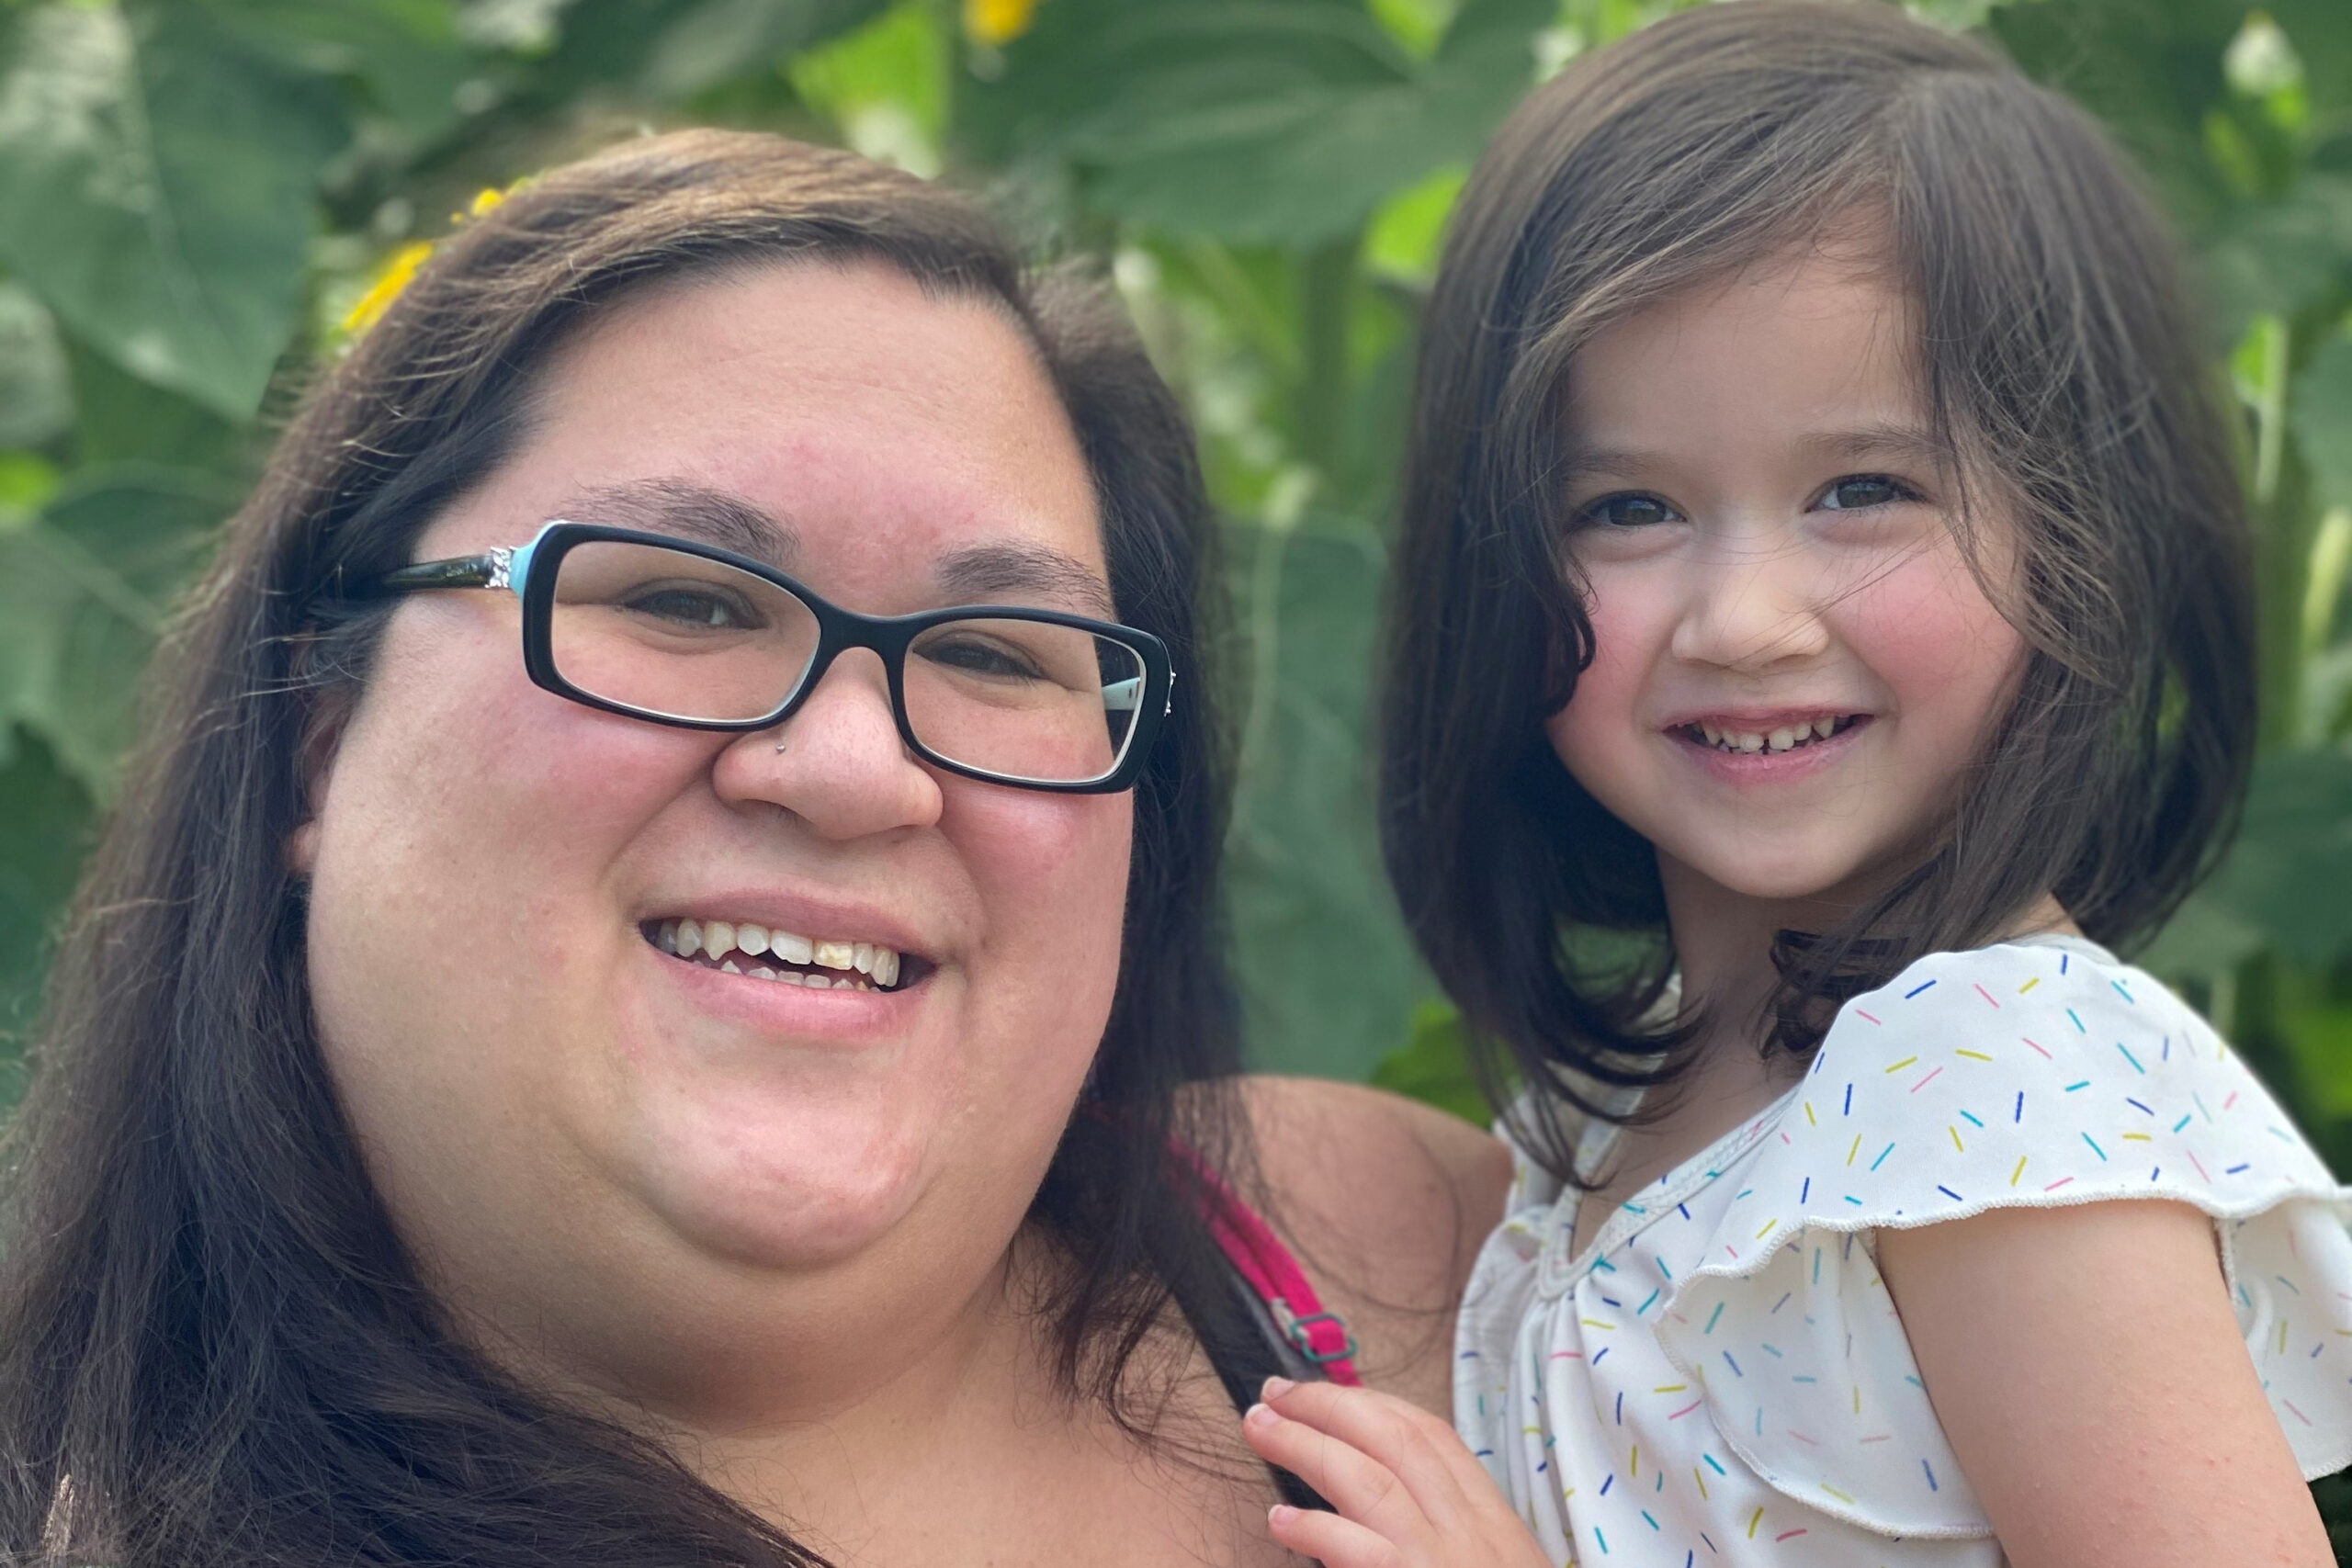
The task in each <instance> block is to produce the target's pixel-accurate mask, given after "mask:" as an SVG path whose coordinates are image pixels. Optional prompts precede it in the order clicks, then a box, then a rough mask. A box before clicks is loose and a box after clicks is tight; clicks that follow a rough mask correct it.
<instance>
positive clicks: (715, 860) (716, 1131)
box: [293, 265, 1132, 1378]
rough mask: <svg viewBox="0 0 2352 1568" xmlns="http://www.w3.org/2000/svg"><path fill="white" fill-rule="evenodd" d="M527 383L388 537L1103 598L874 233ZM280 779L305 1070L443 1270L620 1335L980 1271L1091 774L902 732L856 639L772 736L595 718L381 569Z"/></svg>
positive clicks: (1063, 421)
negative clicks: (297, 823)
mask: <svg viewBox="0 0 2352 1568" xmlns="http://www.w3.org/2000/svg"><path fill="white" fill-rule="evenodd" d="M544 392H545V395H544V397H543V400H542V402H541V407H540V412H539V417H538V418H537V422H536V424H535V426H534V429H533V432H532V434H530V435H529V436H528V437H527V438H526V443H525V445H524V446H523V448H522V449H521V450H520V451H519V452H518V453H517V454H516V455H515V457H513V459H512V460H510V461H509V462H508V463H507V464H506V465H505V466H504V467H503V468H502V469H501V470H500V471H499V472H497V473H496V474H495V475H494V476H492V478H491V479H489V480H488V481H487V483H485V484H484V485H483V487H482V488H481V490H479V491H476V492H474V493H473V494H471V495H469V496H468V497H466V498H465V499H464V500H462V501H461V502H458V503H457V504H456V505H454V506H452V507H451V508H450V509H449V510H448V511H447V513H445V514H443V515H442V516H441V517H439V518H438V519H437V520H436V521H435V522H434V523H433V524H432V525H431V526H430V527H429V528H428V529H427V530H426V531H425V533H424V536H423V537H422V538H421V539H420V540H419V541H418V543H417V545H416V547H415V551H414V558H417V559H430V558H439V557H444V556H452V555H460V554H467V553H470V552H475V551H480V550H483V549H487V548H489V547H492V546H498V545H509V546H511V545H519V544H521V543H523V542H524V541H525V540H526V539H528V538H529V537H530V536H532V534H533V533H534V532H535V531H536V530H537V527H538V526H539V525H540V524H541V522H542V521H544V520H546V519H548V518H554V517H565V518H572V519H579V520H589V521H605V522H613V523H619V524H625V525H631V526H636V527H639V528H645V529H651V530H655V531H661V532H668V533H676V534H681V535H686V536H695V537H699V538H704V539H716V540H717V541H718V542H722V543H729V544H730V546H731V547H734V548H736V549H739V550H745V551H749V552H752V553H757V554H762V555H764V556H766V557H768V558H772V559H774V560H775V561H777V562H778V563H779V564H781V565H783V566H785V568H786V570H789V571H791V572H793V573H794V574H795V575H796V576H797V577H798V578H799V579H800V580H801V581H805V582H807V583H808V584H809V587H811V588H812V589H813V590H815V591H816V592H819V593H820V594H822V595H824V596H825V597H827V598H829V599H831V601H833V602H834V603H835V604H841V605H842V606H844V607H846V608H850V609H854V610H858V611H863V612H866V613H869V614H876V615H896V614H903V613H907V612H912V611H917V610H922V609H929V608H934V607H938V606H941V605H944V604H961V603H970V602H972V601H973V600H974V599H976V598H978V599H986V600H989V601H991V602H996V603H1006V602H1013V603H1020V604H1033V605H1037V606H1042V607H1046V608H1051V609H1058V610H1065V611H1070V612H1075V613H1080V614H1088V615H1108V614H1109V609H1110V592H1109V587H1108V582H1107V578H1106V574H1105V568H1104V560H1103V543H1102V539H1101V537H1100V534H1099V530H1098V527H1097V524H1096V511H1095V502H1094V492H1093V487H1092V484H1091V479H1090V476H1089V473H1088V470H1087V468H1086V466H1085V464H1084V461H1083V459H1082V458H1081V457H1080V452H1079V449H1078V446H1077V442H1076V439H1075V437H1074V435H1073V434H1072V432H1071V430H1070V427H1069V421H1068V419H1067V418H1066V417H1065V415H1064V413H1063V411H1062V409H1061V407H1060V405H1059V403H1058V401H1057V397H1056V394H1055V392H1054V391H1053V389H1052V388H1051V386H1050V385H1049V384H1048V382H1047V380H1046V376H1045V374H1044V373H1043V371H1042V370H1041V368H1040V367H1039V365H1038V362H1037V359H1036V356H1035V353H1034V351H1033V350H1032V348H1031V347H1030V345H1029V344H1027V342H1026V341H1025V340H1024V339H1023V336H1022V335H1021V333H1020V332H1019V331H1018V330H1017V329H1016V328H1015V327H1014V326H1013V325H1012V324H1011V323H1010V321H1008V320H1007V319H1006V318H1005V317H1004V316H1003V315H1002V314H1001V313H1000V312H999V311H997V310H994V309H991V308H990V307H989V306H988V305H986V304H983V303H980V302H978V301H975V300H970V299H938V298H933V297H931V296H927V295H926V294H925V293H924V292H923V291H922V289H921V288H918V287H917V286H916V285H915V284H913V283H912V282H910V281H909V280H907V279H906V278H904V277H902V276H899V275H898V274H897V273H895V272H891V271H888V270H886V269H883V268H880V267H875V266H854V267H831V266H821V265H809V266H789V267H778V268H775V269H771V270H767V271H763V272H759V273H755V274H753V275H751V276H740V277H731V278H725V279H719V280H707V281H697V282H694V283H690V284H687V285H684V286H679V287H674V288H666V289H662V290H661V291H659V292H656V293H654V294H652V295H650V296H647V297H644V298H640V299H637V300H635V301H633V302H629V303H627V304H624V305H622V306H620V307H619V308H617V309H616V310H615V311H613V312H612V313H611V314H610V315H609V316H607V317H606V318H605V319H604V320H603V321H600V322H599V323H598V324H597V325H596V326H595V327H594V329H593V330H592V331H590V332H589V333H587V334H586V335H585V336H583V337H582V339H580V340H579V341H577V342H576V343H574V344H571V346H570V347H568V348H567V349H565V350H564V351H562V352H561V353H560V355H559V356H558V357H557V359H556V360H555V362H554V363H553V365H552V367H550V369H549V370H548V373H547V375H546V378H545V388H544ZM319 782H320V790H319V794H318V799H319V801H320V805H319V809H318V812H317V815H316V818H315V819H314V820H313V821H312V822H311V824H309V825H308V826H307V827H305V828H304V829H302V830H301V831H300V834H299V835H298V838H297V840H296V842H295V844H294V846H293V849H294V858H295V860H296V862H297V863H298V865H299V866H300V867H302V868H304V869H306V870H307V871H308V872H309V874H310V878H311V899H310V912H309V933H310V953H311V979H312V982H313V986H314V989H315V994H316V998H317V1010H318V1017H319V1022H320V1028H321V1032H322V1038H323V1040H324V1043H325V1049H326V1052H327V1055H328V1061H329V1066H330V1067H331V1069H332V1071H333V1073H334V1079H335V1083H336V1085H337V1088H338V1089H339V1090H340V1092H341V1094H342V1097H343V1100H344V1101H345V1106H346V1108H347V1111H348V1113H349V1115H350V1117H351V1119H352V1122H353V1123H354V1124H355V1126H356V1131H357V1134H358V1136H359V1139H360V1142H361V1144H362V1145H363V1148H364V1151H365V1154H366V1157H367V1159H368V1168H369V1171H370V1174H371V1176H372V1177H373V1178H374V1179H375V1181H376V1183H377V1185H378V1186H379V1189H380V1190H382V1191H383V1193H384V1195H385V1197H386V1200H387V1201H388V1203H389V1204H390V1209H391V1211H392V1213H393V1215H394V1218H395V1220H396V1222H397V1223H398V1224H399V1225H400V1228H401V1234H402V1235H403V1237H404V1238H405V1239H406V1240H407V1241H408V1242H409V1243H410V1244H411V1246H412V1247H414V1248H416V1249H417V1251H418V1252H419V1253H420V1254H421V1256H422V1258H424V1263H425V1265H426V1268H427V1271H428V1274H429V1275H430V1276H431V1277H433V1278H435V1279H436V1280H438V1281H440V1282H441V1283H443V1284H444V1285H445V1286H447V1288H448V1292H449V1294H450V1295H451V1296H453V1297H454V1298H455V1299H456V1300H457V1301H458V1303H459V1304H460V1305H461V1306H463V1307H467V1308H471V1309H476V1310H478V1311H479V1312H480V1313H481V1314H485V1315H487V1316H488V1317H489V1318H490V1319H491V1320H492V1321H493V1322H496V1323H499V1324H502V1325H505V1326H507V1327H508V1328H510V1329H514V1330H516V1331H518V1332H520V1333H522V1334H523V1336H524V1337H526V1339H529V1340H534V1341H537V1340H553V1341H558V1342H561V1343H566V1344H570V1345H571V1346H573V1347H574V1348H576V1347H577V1346H578V1345H579V1344H580V1343H582V1342H583V1341H585V1342H588V1343H592V1344H594V1345H596V1346H599V1347H601V1348H602V1351H603V1352H608V1353H609V1354H610V1355H611V1356H612V1357H613V1358H615V1359H620V1360H623V1361H628V1360H631V1359H634V1360H636V1361H637V1362H639V1363H640V1366H639V1370H640V1371H643V1370H644V1364H645V1363H659V1361H660V1359H661V1354H662V1352H661V1349H660V1347H659V1345H658V1343H656V1342H657V1341H658V1340H659V1339H660V1337H661V1334H662V1329H661V1327H660V1326H659V1324H660V1314H662V1313H663V1312H670V1313H673V1314H677V1315H678V1316H679V1318H680V1321H681V1323H682V1324H683V1323H688V1322H690V1321H691V1320H692V1318H693V1316H694V1314H698V1313H699V1314H704V1315H706V1316H707V1317H709V1318H710V1319H711V1320H712V1321H713V1322H714V1323H716V1322H718V1321H720V1320H721V1319H723V1317H724V1311H723V1306H724V1300H725V1299H728V1298H727V1292H729V1291H734V1290H738V1289H739V1288H740V1289H741V1290H744V1291H752V1290H755V1289H764V1288H766V1286H767V1285H770V1284H773V1283H774V1282H775V1281H778V1280H787V1281H792V1282H794V1283H795V1287H796V1291H797V1292H798V1295H799V1297H800V1298H801V1299H805V1298H806V1297H807V1294H808V1292H807V1289H806V1288H805V1287H808V1286H809V1282H810V1281H812V1280H815V1281H821V1280H823V1279H826V1278H829V1277H831V1275H832V1274H833V1273H836V1272H838V1271H839V1270H841V1269H845V1268H850V1267H856V1266H863V1265H864V1264H865V1263H868V1262H871V1261H872V1260H874V1259H877V1258H879V1259H882V1260H883V1261H884V1262H885V1263H886V1264H888V1265H889V1266H891V1267H898V1268H901V1269H904V1270H905V1271H906V1272H907V1273H908V1274H909V1275H910V1277H912V1278H916V1279H931V1280H935V1281H943V1285H942V1288H943V1289H944V1290H951V1291H952V1290H953V1289H954V1288H956V1280H955V1278H954V1276H956V1274H958V1273H961V1274H963V1275H965V1276H967V1278H978V1277H979V1276H981V1275H983V1274H984V1273H985V1272H986V1270H987V1269H990V1268H992V1267H993V1266H994V1259H995V1258H996V1257H997V1256H998V1255H999V1254H1001V1250H1002V1247H1003V1245H1004V1241H1005V1238H1006V1237H1007V1236H1009V1235H1011V1234H1012V1231H1013V1230H1014V1229H1015V1228H1016V1227H1017V1226H1018V1224H1019V1223H1020V1219H1021V1216H1022V1214H1023V1213H1024V1211H1025V1209H1026V1207H1027V1205H1028V1203H1029V1201H1030V1200H1031V1198H1032V1195H1033V1194H1034V1193H1035V1189H1036V1186H1037V1183H1038V1181H1039V1179H1041V1177H1042V1174H1043V1172H1044V1169H1045V1168H1046V1164H1047V1162H1048V1160H1049V1159H1050V1157H1051V1155H1052V1152H1053V1149H1054V1146H1055V1144H1056V1140H1057V1137H1058V1136H1059V1134H1060V1132H1061V1130H1062V1127H1063V1124H1064V1122H1065V1121H1066V1119H1067V1117H1068V1114H1069V1108H1070V1105H1071V1103H1072V1102H1073V1100H1075V1098H1076V1096H1077V1093H1078V1090H1079V1088H1080V1083H1081V1082H1082V1080H1083V1078H1084V1076H1085V1074H1086V1071H1087V1068H1088V1066H1089V1064H1090V1063H1091V1060H1092V1058H1093V1055H1094V1050H1095V1046H1096V1043H1097V1042H1098V1041H1099V1040H1100V1038H1101V1036H1102V1032H1103V1023H1104V1021H1105V1019H1106V1018H1107V1016H1108V1013H1109V1009H1110V1005H1111V998H1112V992H1113V988H1114V984H1115V981H1116V977H1117V974H1118V965H1119V941H1120V931H1121V924H1122V916H1123V911H1124V908H1125V889H1126V881H1127V859H1128V846H1129V839H1130V833H1131V828H1132V811H1131V806H1130V801H1129V799H1128V797H1127V796H1125V795H1046V794H1039V793H1035V792H1031V791H1024V790H1019V789H1013V788H1008V787H1005V786H1002V785H997V784H985V783H980V782H978V781H975V780H970V779H965V778H961V777H957V776H955V775H951V774H947V773H942V772H940V771H938V770H935V769H933V768H931V767H930V766H928V765H926V764H924V763H922V762H921V761H917V760H916V759H915V758H914V757H913V756H911V755H910V753H909V752H908V751H907V750H906V749H905V748H904V747H903V746H902V745H901V743H900V740H899V734H898V732H897V730H896V728H894V725H893V721H892V717H891V712H890V704H889V697H888V691H887V689H886V686H885V681H884V672H883V668H882V665H881V663H880V661H879V660H877V659H876V657H875V656H874V655H873V654H872V653H870V652H865V651H853V652H850V653H846V654H843V655H842V657H841V659H840V660H838V661H837V662H836V663H835V664H834V665H833V666H832V668H831V671H829V673H828V674H827V675H826V677H825V679H824V681H823V682H822V683H821V684H820V686H819V687H818V688H817V690H816V691H815V693H814V694H812V695H811V696H810V697H809V700H808V703H807V705H806V706H805V707H803V708H801V709H800V710H799V711H798V712H797V714H795V716H793V717H792V718H791V719H790V721H789V722H787V723H786V724H785V725H784V726H783V727H782V728H779V729H775V730H769V731H764V732H761V733H757V734H749V735H726V734H711V733H707V732H698V731H694V730H686V729H677V728H662V727H660V726H656V725H653V724H649V723H644V722H641V721H639V720H635V719H630V718H627V717H621V716H615V715H611V714H605V713H601V712H597V711H594V710H592V709H590V708H587V707H584V706H582V705H578V704H575V703H572V702H569V701H566V700H564V699H563V698H560V697H558V696H555V695H553V694H549V693H548V692H545V691H542V690H540V689H539V688H538V687H537V686H535V685H533V684H532V683H531V682H530V681H529V680H528V679H527V678H526V674H525V672H524V668H523V662H522V658H521V652H520V637H519V630H518V607H517V604H516V603H515V600H514V599H513V598H512V597H511V596H510V595H507V594H503V593H491V592H434V593H424V594H418V595H414V596H412V597H410V598H409V599H407V600H405V601H403V602H402V603H401V605H400V607H399V608H398V610H397V611H396V612H395V613H394V614H393V615H392V617H391V620H390V625H389V626H388V627H387V628H386V632H385V635H384V639H383V643H382V647H381V653H380V657H379V660H378V662H377V666H376V669H375V671H374V673H373V675H372V677H371V680H370V682H369V684H368V689H367V691H366V694H365V695H364V697H363V698H362V700H361V702H360V704H359V705H358V707H357V711H356V714H355V716H354V717H353V719H352V720H351V722H350V724H349V726H348V727H347V728H346V729H345V732H344V733H343V735H342V737H341V739H340V741H339V745H338V748H337V750H336V751H335V754H334V758H333V761H332V762H331V764H330V765H329V767H328V769H327V770H326V772H325V774H324V777H323V778H322V780H321V781H319ZM684 919H691V920H694V921H695V922H696V923H697V924H698V925H699V926H700V927H701V928H702V929H703V930H704V931H706V932H707V931H709V930H710V928H711V927H712V925H713V924H714V923H715V922H716V923H723V924H725V925H727V926H729V927H732V928H735V929H736V930H738V931H741V930H742V929H743V928H746V927H750V926H758V927H761V928H763V931H768V932H773V933H775V937H774V940H775V942H777V943H778V944H779V945H777V946H776V948H775V952H776V953H783V952H784V951H785V948H784V947H783V946H782V945H781V943H782V942H783V941H784V938H785V935H786V933H791V934H792V935H793V936H796V937H798V938H802V939H806V940H807V941H808V942H809V943H811V944H815V945H816V947H817V956H816V958H815V960H814V962H815V963H816V964H820V965H822V964H827V963H829V962H831V960H829V959H828V958H827V957H826V956H825V954H824V952H823V948H822V944H825V943H828V942H838V943H844V944H857V943H865V944H871V945H872V946H873V947H876V948H887V949H889V950H891V951H893V952H895V953H899V954H900V955H902V957H901V960H900V963H901V970H900V976H899V979H900V984H899V987H898V988H896V989H894V990H889V991H882V990H868V989H857V988H852V987H851V981H852V979H853V978H854V976H852V975H850V974H844V975H843V976H842V985H841V986H839V987H832V988H826V989H816V988H810V987H807V986H795V985H787V984H784V983H781V982H779V981H776V980H772V979H766V978H762V977H759V976H753V975H752V974H750V973H728V972H726V971H724V970H722V969H720V968H719V967H718V966H717V965H716V964H715V963H713V962H711V961H708V960H701V961H690V960H688V959H685V958H681V957H679V956H676V955H675V954H674V953H672V952H667V951H664V950H663V949H662V947H660V946H657V944H656V943H657V940H658V939H659V938H660V936H661V935H662V931H663V928H664V925H665V923H666V922H674V921H679V920H684ZM706 940H707V938H706ZM745 940H746V941H747V942H748V940H749V939H748V938H747V939H745ZM797 956H798V958H799V959H800V961H802V962H803V963H806V962H809V953H808V952H806V951H802V952H800V953H798V955H797ZM730 962H735V963H736V964H737V965H738V967H739V968H741V969H742V970H745V971H748V970H750V969H751V968H752V967H753V966H754V964H756V962H757V960H755V959H754V958H752V957H751V956H748V955H741V956H739V957H738V958H737V959H734V960H730ZM821 1293H822V1292H821V1291H820V1292H819V1294H820V1296H821ZM907 1300H908V1302H909V1303H910V1304H909V1305H908V1307H907V1311H908V1313H909V1314H910V1315H911V1316H913V1317H920V1316H921V1315H922V1314H924V1313H926V1312H928V1311H930V1310H931V1308H930V1305H929V1304H928V1303H929V1301H930V1298H929V1297H922V1298H921V1299H920V1300H918V1299H917V1296H916V1295H915V1294H914V1293H912V1292H910V1293H909V1295H908V1297H907ZM647 1375H648V1377H649V1378H650V1377H658V1376H660V1375H662V1373H661V1371H659V1369H658V1366H657V1369H656V1371H653V1372H650V1373H648V1374H647Z"/></svg>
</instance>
